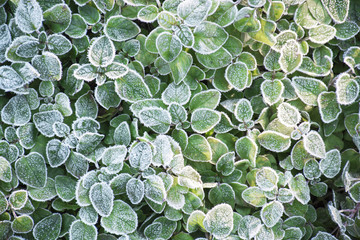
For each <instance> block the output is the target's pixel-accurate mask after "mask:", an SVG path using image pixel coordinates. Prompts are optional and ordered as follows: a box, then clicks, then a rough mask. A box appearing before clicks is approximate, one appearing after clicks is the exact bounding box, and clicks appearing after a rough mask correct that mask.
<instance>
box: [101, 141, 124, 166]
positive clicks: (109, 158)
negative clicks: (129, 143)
mask: <svg viewBox="0 0 360 240" xmlns="http://www.w3.org/2000/svg"><path fill="white" fill-rule="evenodd" d="M126 153H127V149H126V147H125V146H124V145H119V146H111V147H108V148H106V149H105V151H104V152H103V154H102V157H101V158H102V162H103V163H104V164H105V165H106V166H110V165H112V164H121V166H122V164H123V161H124V159H125V157H126Z"/></svg>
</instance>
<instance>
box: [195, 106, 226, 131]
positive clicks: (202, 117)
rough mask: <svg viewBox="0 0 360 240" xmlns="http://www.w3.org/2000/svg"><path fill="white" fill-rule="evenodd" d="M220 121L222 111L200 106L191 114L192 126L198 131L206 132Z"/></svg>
mask: <svg viewBox="0 0 360 240" xmlns="http://www.w3.org/2000/svg"><path fill="white" fill-rule="evenodd" d="M219 122H220V113H219V112H217V111H214V110H211V109H206V108H198V109H196V110H195V111H194V112H193V113H192V115H191V126H192V129H193V130H194V131H195V132H197V133H206V132H208V131H209V130H211V129H212V128H213V127H215V125H216V124H218V123H219Z"/></svg>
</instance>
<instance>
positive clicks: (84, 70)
mask: <svg viewBox="0 0 360 240" xmlns="http://www.w3.org/2000/svg"><path fill="white" fill-rule="evenodd" d="M74 76H75V77H76V78H77V79H82V80H85V81H87V82H89V81H92V80H94V79H95V78H96V77H97V76H98V74H97V70H96V68H95V67H94V66H93V65H91V64H84V65H82V66H81V67H79V68H78V69H76V70H75V71H74Z"/></svg>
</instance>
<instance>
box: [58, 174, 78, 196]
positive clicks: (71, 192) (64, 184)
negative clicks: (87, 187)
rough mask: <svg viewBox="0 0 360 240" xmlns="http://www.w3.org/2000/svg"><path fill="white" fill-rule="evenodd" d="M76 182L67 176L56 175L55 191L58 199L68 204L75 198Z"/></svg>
mask: <svg viewBox="0 0 360 240" xmlns="http://www.w3.org/2000/svg"><path fill="white" fill-rule="evenodd" d="M75 188H76V180H75V179H74V178H72V177H69V176H63V175H58V176H56V177H55V189H56V193H57V195H58V196H59V198H60V199H61V200H62V201H64V202H70V201H71V200H73V199H74V198H75Z"/></svg>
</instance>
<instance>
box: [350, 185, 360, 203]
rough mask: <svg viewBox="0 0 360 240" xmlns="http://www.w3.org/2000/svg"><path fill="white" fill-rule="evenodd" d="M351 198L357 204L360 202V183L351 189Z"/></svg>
mask: <svg viewBox="0 0 360 240" xmlns="http://www.w3.org/2000/svg"><path fill="white" fill-rule="evenodd" d="M349 195H350V197H351V198H352V199H353V200H354V201H355V202H356V203H359V202H360V182H356V183H355V184H353V185H352V186H351V187H350V189H349Z"/></svg>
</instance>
